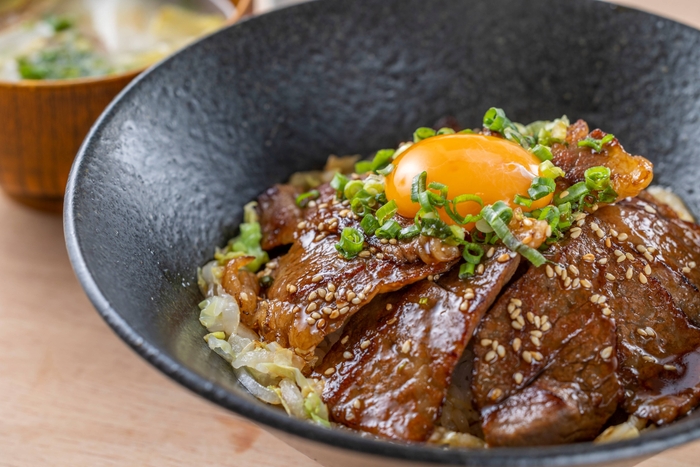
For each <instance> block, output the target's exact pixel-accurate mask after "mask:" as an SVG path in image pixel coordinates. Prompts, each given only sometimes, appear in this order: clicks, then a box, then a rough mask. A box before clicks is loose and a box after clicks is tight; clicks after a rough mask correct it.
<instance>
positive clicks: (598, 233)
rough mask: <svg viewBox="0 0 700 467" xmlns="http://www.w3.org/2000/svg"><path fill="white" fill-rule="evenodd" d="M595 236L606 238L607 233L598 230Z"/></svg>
mask: <svg viewBox="0 0 700 467" xmlns="http://www.w3.org/2000/svg"><path fill="white" fill-rule="evenodd" d="M595 234H596V235H597V236H598V238H603V237H605V232H603V231H602V230H596V231H595Z"/></svg>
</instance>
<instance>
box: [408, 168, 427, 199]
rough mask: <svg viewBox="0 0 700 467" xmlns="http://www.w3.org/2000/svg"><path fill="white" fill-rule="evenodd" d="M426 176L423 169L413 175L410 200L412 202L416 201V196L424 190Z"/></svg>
mask: <svg viewBox="0 0 700 467" xmlns="http://www.w3.org/2000/svg"><path fill="white" fill-rule="evenodd" d="M427 178H428V172H426V171H423V172H421V173H419V174H418V175H416V176H415V177H413V182H412V183H411V201H413V202H414V203H417V202H418V198H419V196H420V194H421V193H423V192H424V191H425V181H426V179H427Z"/></svg>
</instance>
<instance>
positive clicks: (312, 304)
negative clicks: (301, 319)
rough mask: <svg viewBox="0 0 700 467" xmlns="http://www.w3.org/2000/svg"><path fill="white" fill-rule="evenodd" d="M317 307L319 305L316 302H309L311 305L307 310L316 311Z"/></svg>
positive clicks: (309, 311)
mask: <svg viewBox="0 0 700 467" xmlns="http://www.w3.org/2000/svg"><path fill="white" fill-rule="evenodd" d="M316 308H318V306H317V305H316V304H315V303H309V306H307V307H306V312H307V313H311V312H312V311H316Z"/></svg>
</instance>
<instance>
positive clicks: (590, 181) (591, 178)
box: [583, 166, 610, 191]
mask: <svg viewBox="0 0 700 467" xmlns="http://www.w3.org/2000/svg"><path fill="white" fill-rule="evenodd" d="M583 176H584V177H585V179H586V187H587V188H588V189H589V190H591V191H600V190H604V189H605V188H607V187H608V186H609V185H610V169H609V168H607V167H603V166H599V167H591V168H590V169H588V170H586V172H585V173H584V174H583Z"/></svg>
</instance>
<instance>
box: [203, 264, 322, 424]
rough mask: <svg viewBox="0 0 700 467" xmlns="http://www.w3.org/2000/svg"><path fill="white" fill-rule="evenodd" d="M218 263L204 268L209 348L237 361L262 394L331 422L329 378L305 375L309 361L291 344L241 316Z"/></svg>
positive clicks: (296, 413)
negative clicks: (326, 392) (326, 398)
mask: <svg viewBox="0 0 700 467" xmlns="http://www.w3.org/2000/svg"><path fill="white" fill-rule="evenodd" d="M212 263H214V265H212ZM212 263H209V264H207V265H206V266H204V268H202V269H201V270H200V271H199V282H200V284H199V285H200V288H201V289H202V291H203V293H205V295H207V297H208V298H207V299H206V300H204V301H202V302H201V303H200V304H199V308H200V310H201V311H200V314H199V321H200V323H201V324H202V326H204V327H205V328H207V330H208V331H209V334H207V335H206V336H204V340H205V341H206V342H207V345H208V346H209V348H210V349H211V350H213V351H214V352H216V353H217V354H218V355H219V356H220V357H221V358H223V359H224V360H226V361H227V362H229V363H230V364H231V366H232V367H233V371H234V373H235V374H236V377H237V378H238V381H239V382H240V383H241V384H242V385H243V387H245V388H246V389H247V390H248V391H249V392H250V393H251V394H253V395H254V396H255V397H257V398H258V399H260V400H262V401H263V402H266V403H268V404H274V405H280V404H281V405H282V407H284V409H285V410H286V411H287V413H288V414H289V415H291V416H293V417H298V418H301V419H306V420H311V421H313V422H315V423H318V424H319V425H323V426H326V427H328V426H330V422H329V421H328V408H327V407H326V405H325V404H324V403H323V400H322V399H321V393H322V392H323V383H322V382H321V381H319V380H316V379H313V378H307V377H305V376H304V374H303V373H302V372H301V370H302V369H303V368H304V365H305V362H304V360H303V359H302V358H300V357H299V356H298V355H296V354H295V353H294V352H293V351H292V350H291V349H287V348H285V347H282V346H281V345H279V344H278V343H276V342H269V343H267V342H262V341H261V340H260V336H258V335H257V334H256V333H255V332H253V331H252V330H251V329H250V328H248V327H247V326H245V325H244V324H242V323H241V322H240V308H239V306H238V303H237V302H236V299H235V298H233V297H232V296H230V295H228V294H226V293H224V292H223V288H222V287H221V286H220V285H221V273H220V272H219V269H223V268H222V267H221V266H218V263H217V262H215V261H214V262H212Z"/></svg>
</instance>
